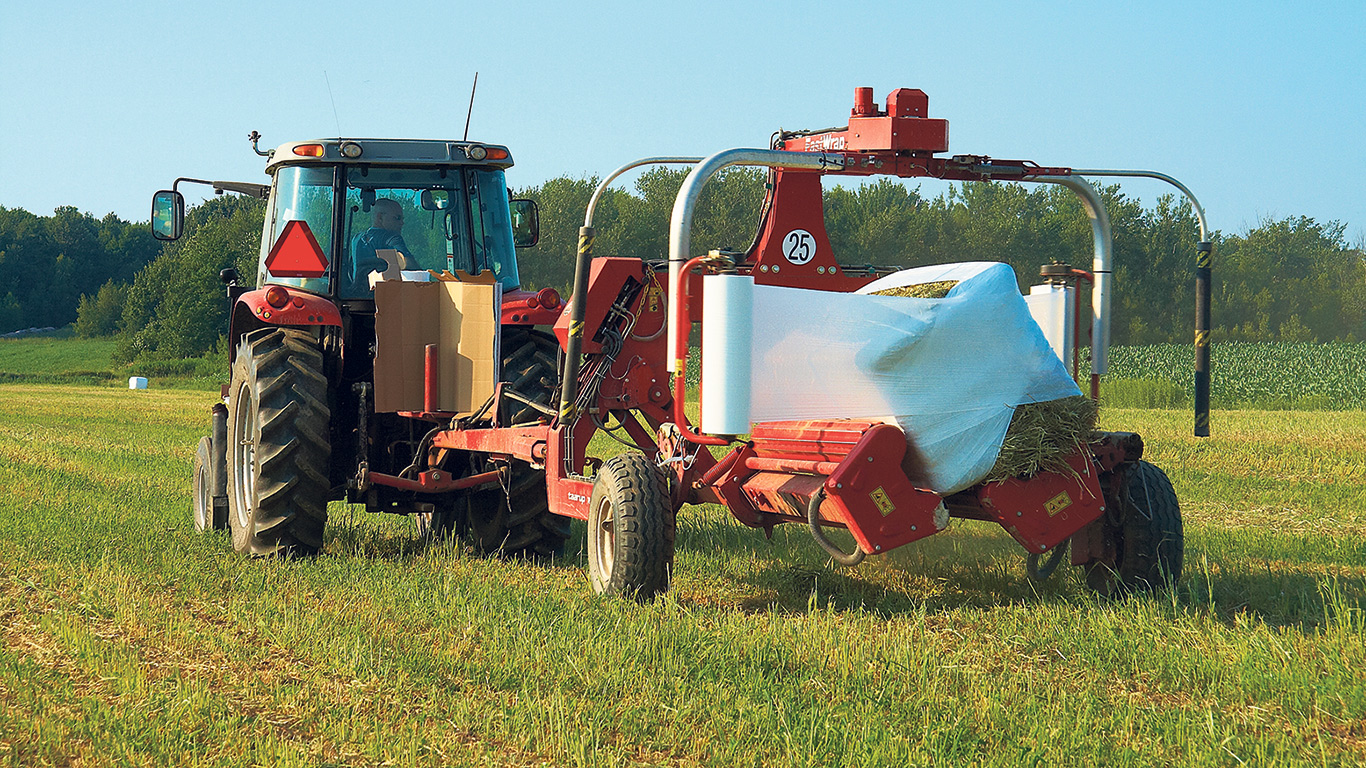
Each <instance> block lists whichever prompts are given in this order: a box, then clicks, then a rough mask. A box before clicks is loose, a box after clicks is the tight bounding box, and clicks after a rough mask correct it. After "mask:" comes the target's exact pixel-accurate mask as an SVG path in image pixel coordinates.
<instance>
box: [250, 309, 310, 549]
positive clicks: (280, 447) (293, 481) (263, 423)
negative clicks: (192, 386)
mask: <svg viewBox="0 0 1366 768" xmlns="http://www.w3.org/2000/svg"><path fill="white" fill-rule="evenodd" d="M329 420H330V411H329V410H328V406H327V379H326V377H325V376H324V375H323V355H322V351H321V350H319V348H318V345H317V343H316V342H315V341H314V340H313V337H312V335H311V334H309V333H308V332H307V331H301V330H295V329H292V328H267V329H263V330H259V331H255V332H253V333H251V334H248V335H247V336H245V337H243V339H242V341H241V343H240V344H238V346H237V359H236V360H235V361H234V362H233V365H232V383H231V385H230V389H229V399H228V474H229V489H228V508H229V514H228V522H229V524H230V526H231V527H232V543H233V547H234V548H235V549H236V550H237V551H238V552H242V553H246V554H252V555H272V554H278V555H311V554H314V553H316V552H317V551H318V550H319V549H321V548H322V545H323V527H324V525H325V524H326V522H327V498H328V495H329V492H330V490H331V488H330V484H329V483H328V477H327V471H328V460H329V457H330V453H331V444H330V443H329V437H328V434H329V432H328V428H329Z"/></svg>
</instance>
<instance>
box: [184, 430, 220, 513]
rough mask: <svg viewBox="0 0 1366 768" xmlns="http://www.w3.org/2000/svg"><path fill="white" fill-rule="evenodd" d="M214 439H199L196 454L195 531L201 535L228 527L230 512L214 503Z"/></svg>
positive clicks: (207, 437) (193, 483)
mask: <svg viewBox="0 0 1366 768" xmlns="http://www.w3.org/2000/svg"><path fill="white" fill-rule="evenodd" d="M212 467H213V438H211V437H209V436H207V435H205V436H204V437H201V438H199V446H198V448H197V449H196V450H195V452H194V480H193V481H192V485H191V495H192V496H194V529H195V530H196V531H199V532H200V533H207V532H209V531H221V530H224V529H226V528H227V527H228V511H227V510H226V509H224V508H223V506H222V505H215V504H214V502H213V480H212V479H211V478H212V477H213V469H212Z"/></svg>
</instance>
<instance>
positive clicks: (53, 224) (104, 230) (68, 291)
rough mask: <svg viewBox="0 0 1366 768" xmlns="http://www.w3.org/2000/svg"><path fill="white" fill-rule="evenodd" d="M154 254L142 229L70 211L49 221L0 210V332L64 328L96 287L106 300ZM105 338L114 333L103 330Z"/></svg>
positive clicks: (114, 296) (68, 208) (64, 208)
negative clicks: (82, 301) (34, 328)
mask: <svg viewBox="0 0 1366 768" xmlns="http://www.w3.org/2000/svg"><path fill="white" fill-rule="evenodd" d="M160 250H161V244H160V243H158V242H157V241H156V240H155V239H153V238H152V233H151V231H150V230H149V229H148V228H147V225H146V224H133V223H130V222H127V221H124V220H123V219H120V218H119V217H117V216H115V215H114V214H112V213H111V214H109V215H107V216H105V217H104V218H102V219H96V218H94V217H93V216H91V215H90V214H88V213H81V212H80V211H78V210H76V209H75V208H74V207H71V206H62V207H61V208H58V209H57V210H55V211H53V213H52V215H51V216H37V215H35V214H32V213H29V212H28V211H26V210H24V209H22V208H5V207H3V206H0V333H4V332H8V331H14V330H20V329H23V328H30V327H47V326H56V327H60V326H64V325H66V324H68V323H71V322H73V321H75V320H76V317H77V310H78V307H79V305H80V302H81V300H82V297H83V296H84V297H86V301H88V302H91V301H94V300H95V297H96V296H98V295H99V294H100V291H101V289H102V286H106V287H107V290H105V291H104V295H105V298H106V301H110V300H114V299H118V303H121V301H122V300H121V298H119V297H118V294H119V293H120V292H121V291H122V290H123V286H126V285H127V284H128V283H129V282H131V281H132V280H133V276H134V275H136V274H137V272H138V270H140V269H142V268H143V267H145V266H147V264H148V263H149V262H151V261H152V260H153V259H154V258H155V257H156V255H157V253H158V252H159V251H160ZM100 330H101V332H103V333H108V332H111V331H113V330H116V329H115V328H112V327H111V328H102V329H100Z"/></svg>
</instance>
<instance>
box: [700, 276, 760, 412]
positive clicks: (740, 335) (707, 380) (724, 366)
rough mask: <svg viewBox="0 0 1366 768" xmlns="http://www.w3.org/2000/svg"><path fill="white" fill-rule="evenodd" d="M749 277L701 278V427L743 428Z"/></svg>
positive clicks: (747, 400)
mask: <svg viewBox="0 0 1366 768" xmlns="http://www.w3.org/2000/svg"><path fill="white" fill-rule="evenodd" d="M753 324H754V278H752V277H748V276H744V275H707V276H705V277H703V278H702V431H703V432H704V433H706V434H710V435H740V434H745V433H747V432H749V426H750V422H749V416H750V397H751V394H750V381H749V377H750V364H751V360H752V358H753V354H752V346H753V335H754V334H753Z"/></svg>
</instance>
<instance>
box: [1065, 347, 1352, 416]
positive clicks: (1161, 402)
mask: <svg viewBox="0 0 1366 768" xmlns="http://www.w3.org/2000/svg"><path fill="white" fill-rule="evenodd" d="M1085 352H1086V350H1083V353H1085ZM1109 362H1110V365H1109V371H1108V372H1107V373H1106V375H1105V376H1104V377H1103V378H1102V379H1101V385H1102V390H1103V391H1102V398H1101V400H1102V402H1107V398H1106V397H1104V394H1106V393H1105V390H1109V391H1110V394H1111V395H1112V396H1111V398H1109V399H1108V402H1109V403H1111V404H1116V405H1140V406H1141V405H1150V406H1152V405H1155V406H1166V407H1182V406H1185V405H1188V404H1189V403H1190V400H1191V392H1192V389H1193V385H1192V382H1193V380H1194V373H1193V371H1194V370H1195V352H1194V349H1193V347H1191V346H1190V345H1178V344H1156V345H1151V346H1142V347H1112V348H1111V350H1110V361H1109ZM1089 365H1090V363H1089V361H1087V362H1086V363H1084V365H1083V370H1085V368H1086V367H1088V366H1089ZM1210 373H1211V383H1210V402H1211V405H1212V406H1213V407H1215V408H1251V409H1260V410H1277V409H1285V408H1301V409H1309V410H1323V409H1348V408H1351V409H1355V408H1366V344H1360V343H1348V342H1334V343H1329V344H1313V343H1308V342H1305V343H1297V342H1276V343H1252V342H1223V343H1219V342H1216V343H1215V344H1213V346H1212V347H1211V349H1210ZM1144 393H1146V395H1147V399H1148V402H1128V401H1130V400H1131V399H1132V398H1131V397H1130V396H1131V395H1135V394H1139V395H1141V394H1144Z"/></svg>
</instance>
